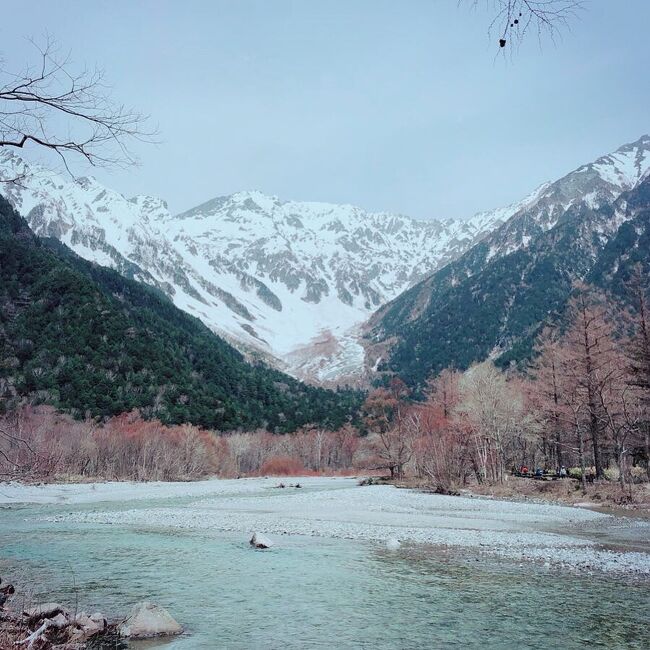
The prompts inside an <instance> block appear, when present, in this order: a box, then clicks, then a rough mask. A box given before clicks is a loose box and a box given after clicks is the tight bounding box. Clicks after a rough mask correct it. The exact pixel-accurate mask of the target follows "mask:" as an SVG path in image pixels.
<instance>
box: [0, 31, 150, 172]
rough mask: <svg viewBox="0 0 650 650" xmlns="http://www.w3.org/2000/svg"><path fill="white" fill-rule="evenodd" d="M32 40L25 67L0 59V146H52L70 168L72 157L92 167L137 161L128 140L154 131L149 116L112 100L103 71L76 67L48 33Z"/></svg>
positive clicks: (144, 138) (138, 138)
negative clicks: (33, 56) (40, 42)
mask: <svg viewBox="0 0 650 650" xmlns="http://www.w3.org/2000/svg"><path fill="white" fill-rule="evenodd" d="M32 43H33V45H34V47H35V51H36V61H35V62H34V63H32V64H30V65H27V66H26V68H25V69H23V70H22V71H12V70H9V69H8V68H7V67H5V65H4V64H3V62H2V61H0V147H13V148H16V149H22V148H25V147H27V146H28V145H32V146H36V147H40V148H42V149H46V150H49V151H53V152H55V153H56V154H58V155H59V156H60V158H61V160H62V162H63V164H64V165H65V167H66V169H68V171H69V167H68V162H69V160H70V158H73V157H80V158H81V159H83V160H85V161H86V162H87V163H90V164H91V165H93V166H98V165H123V164H132V163H134V162H135V158H134V156H133V154H132V152H131V150H130V149H129V145H130V144H131V143H132V142H133V141H134V140H140V141H149V142H151V141H153V138H154V136H155V130H148V129H147V127H146V122H147V119H148V118H147V117H146V116H144V115H142V114H141V113H138V112H136V111H133V110H131V109H129V108H126V107H125V106H124V105H122V104H119V103H116V102H114V101H113V100H112V99H111V97H110V94H109V89H108V87H107V85H106V83H105V75H104V72H103V71H102V70H99V69H92V70H91V69H81V70H79V71H77V70H75V66H74V65H73V63H72V61H71V59H70V56H69V55H65V54H62V53H61V51H60V49H59V48H58V47H57V45H56V43H55V42H54V41H53V40H52V39H50V38H48V39H47V40H46V41H45V44H44V45H43V46H39V45H37V44H36V43H35V42H33V41H32ZM10 180H15V179H10Z"/></svg>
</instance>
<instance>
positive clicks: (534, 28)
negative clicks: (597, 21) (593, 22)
mask: <svg viewBox="0 0 650 650" xmlns="http://www.w3.org/2000/svg"><path fill="white" fill-rule="evenodd" d="M481 1H482V0H472V4H473V6H475V7H476V6H477V5H479V4H480V3H481ZM484 1H485V4H486V5H487V6H488V7H489V8H490V9H491V10H493V11H494V19H493V20H492V22H491V23H490V26H489V29H488V33H489V34H490V36H492V35H493V34H494V33H498V36H499V47H501V48H505V47H506V45H508V44H515V45H518V44H520V43H521V42H522V41H523V40H524V38H525V37H526V36H528V35H529V34H530V33H531V32H532V33H535V34H537V38H538V39H539V40H540V41H541V39H542V37H544V36H547V37H549V38H550V39H551V40H555V38H556V37H557V36H558V35H559V34H560V32H561V31H562V30H565V29H568V28H569V26H570V24H571V21H572V20H574V19H576V18H577V17H578V15H579V13H580V12H581V10H582V9H583V8H584V2H583V0H484Z"/></svg>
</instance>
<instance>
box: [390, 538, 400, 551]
mask: <svg viewBox="0 0 650 650" xmlns="http://www.w3.org/2000/svg"><path fill="white" fill-rule="evenodd" d="M401 546H402V545H401V544H400V543H399V539H395V538H394V537H389V538H388V539H387V540H386V548H387V549H388V550H389V551H396V550H397V549H398V548H400V547H401Z"/></svg>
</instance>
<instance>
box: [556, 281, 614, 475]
mask: <svg viewBox="0 0 650 650" xmlns="http://www.w3.org/2000/svg"><path fill="white" fill-rule="evenodd" d="M568 315H569V319H570V322H571V326H570V328H569V329H568V331H567V333H566V335H565V337H564V341H563V346H564V348H565V350H564V354H565V355H566V361H565V363H566V374H567V376H568V378H569V380H570V381H573V382H575V383H576V385H577V386H578V389H579V392H580V394H581V395H582V399H583V406H584V409H583V410H584V413H585V416H586V419H587V422H586V428H587V431H588V432H589V436H590V438H591V443H592V450H593V455H594V467H595V470H596V478H598V479H602V478H603V477H604V469H605V467H604V462H603V457H602V437H603V434H604V429H605V427H604V413H603V410H602V402H601V400H600V393H601V392H602V391H604V390H606V388H607V387H608V385H609V384H611V383H612V382H613V381H614V380H615V379H616V376H617V374H618V371H619V369H618V367H617V363H616V354H615V345H614V341H613V336H612V327H611V325H610V319H609V318H608V314H607V309H606V301H605V299H604V297H603V296H602V295H600V294H599V293H598V292H596V291H594V290H592V289H590V288H589V287H586V286H584V285H578V286H577V292H576V295H575V296H574V297H573V298H572V300H571V302H570V304H569V309H568Z"/></svg>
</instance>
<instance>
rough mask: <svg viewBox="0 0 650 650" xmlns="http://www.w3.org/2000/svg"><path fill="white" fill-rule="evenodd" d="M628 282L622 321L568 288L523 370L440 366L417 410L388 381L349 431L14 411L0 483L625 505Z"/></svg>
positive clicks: (645, 350) (637, 383) (646, 382)
mask: <svg viewBox="0 0 650 650" xmlns="http://www.w3.org/2000/svg"><path fill="white" fill-rule="evenodd" d="M638 280H639V279H638V278H637V279H636V281H635V282H632V283H631V284H630V287H631V289H632V290H633V291H635V292H636V293H635V295H636V298H637V308H636V309H635V310H634V311H633V312H632V311H630V312H625V313H624V314H623V315H621V314H620V313H617V314H615V315H614V316H612V314H613V307H612V305H610V304H608V302H607V301H606V300H605V298H604V296H602V295H601V294H599V293H596V292H594V291H593V290H591V289H589V288H588V287H577V288H576V291H575V295H574V298H573V299H572V301H571V304H570V308H569V311H568V312H567V317H566V321H565V326H564V327H563V328H557V329H554V330H548V331H546V332H545V333H544V334H543V335H542V337H541V338H540V340H539V343H538V348H537V356H536V359H535V362H534V363H533V364H532V365H531V366H529V367H528V368H526V369H525V371H523V372H522V371H521V370H519V369H516V368H513V369H510V370H508V371H506V372H503V371H502V370H500V369H499V368H497V367H495V366H494V365H493V364H492V363H491V362H490V361H486V362H483V363H481V364H477V365H474V366H472V367H471V368H469V369H468V370H466V371H465V372H460V371H457V370H454V369H446V370H444V371H443V372H441V373H440V374H439V375H438V376H437V377H434V378H432V379H431V380H430V381H429V382H428V384H427V387H426V390H425V399H424V400H420V401H416V400H414V399H412V395H411V394H410V392H409V389H408V388H407V386H406V385H405V384H404V383H403V382H402V381H400V380H399V379H398V378H393V379H392V380H391V382H390V384H389V385H388V386H387V387H385V388H380V389H377V390H374V391H373V392H371V393H370V394H369V395H368V396H367V398H366V400H365V402H364V404H363V406H362V408H361V410H360V412H359V414H358V417H357V420H356V422H357V424H356V425H353V424H351V423H347V424H343V425H342V426H339V427H337V428H332V429H327V428H325V427H323V426H319V425H306V426H303V427H301V428H299V429H298V430H296V431H294V432H292V433H286V434H278V433H276V432H272V431H269V430H268V429H264V428H258V429H256V430H253V431H242V430H230V431H221V432H217V431H212V430H208V429H206V428H201V427H198V426H194V425H190V424H169V423H163V422H161V421H160V420H157V419H151V418H149V419H146V418H144V417H143V416H142V414H141V413H139V412H138V411H137V410H133V411H131V412H129V413H124V414H121V415H117V416H113V417H109V418H104V419H99V418H96V417H91V416H90V415H88V416H87V417H86V418H84V419H75V418H73V417H71V416H70V415H66V414H62V413H60V412H57V411H56V410H55V409H54V408H53V407H52V406H47V405H38V406H34V405H29V404H26V405H23V406H21V407H19V408H17V409H14V410H12V411H11V412H8V413H6V414H4V415H3V416H2V417H1V418H0V472H1V474H2V477H3V478H4V479H8V478H18V479H22V480H62V479H63V480H95V479H109V480H192V479H199V478H202V477H206V476H214V475H217V476H223V477H236V476H256V475H296V476H297V475H309V474H314V475H318V474H337V473H350V472H358V473H371V474H373V473H374V474H382V473H384V474H388V475H389V476H390V478H391V479H393V480H395V481H400V482H403V481H405V480H408V481H415V482H416V483H417V484H418V485H422V486H424V487H428V488H431V489H434V490H437V491H441V492H455V491H457V490H460V489H463V488H468V487H469V488H473V489H475V490H476V491H479V492H481V491H482V492H485V490H488V492H492V493H494V491H495V488H494V487H493V486H501V487H499V488H498V490H497V491H501V492H503V493H504V494H506V493H508V494H509V495H510V496H512V495H511V494H510V493H511V492H512V490H511V489H510V488H513V489H515V492H516V491H517V488H516V487H515V486H517V485H519V486H524V485H526V486H529V485H533V484H534V485H537V486H539V487H538V488H536V489H535V490H530V489H529V488H528V487H526V488H521V487H520V488H519V489H520V490H521V491H522V492H535V491H537V492H539V493H543V494H545V495H546V496H551V497H552V496H553V495H554V494H555V493H556V492H558V490H559V492H558V498H562V499H565V500H571V499H568V498H567V496H566V495H560V494H559V493H560V492H562V493H563V492H565V491H566V490H565V488H564V487H563V488H562V489H560V488H549V487H544V484H545V483H547V482H549V481H551V480H560V479H561V483H562V484H563V485H568V486H571V487H570V488H569V489H570V490H573V491H575V492H576V493H579V494H581V495H583V496H584V495H585V494H587V493H588V492H591V493H594V494H596V493H599V494H601V495H604V497H603V498H604V500H605V501H609V502H616V503H624V502H634V501H635V499H636V496H637V495H638V494H639V493H640V492H639V490H637V488H636V486H640V485H643V484H647V482H648V481H649V480H650V468H649V467H648V457H649V452H650V431H649V423H650V415H649V414H650V323H649V320H648V305H647V300H646V294H645V291H644V290H643V286H642V284H641V283H640V282H639V281H638ZM613 322H623V323H624V328H625V331H624V332H623V334H622V333H621V331H620V329H619V331H615V330H614V328H613V326H612V323H613ZM514 474H519V475H522V476H523V477H524V478H526V479H527V480H528V479H537V480H536V481H530V480H529V481H528V482H527V483H525V482H524V483H522V482H521V481H512V476H513V475H514ZM508 481H510V483H509V484H508ZM593 485H595V486H600V488H599V489H596V488H594V489H592V486H593ZM605 485H609V486H616V487H615V489H614V490H612V489H610V488H608V489H604V487H603V486H605ZM487 486H491V487H487ZM506 486H509V487H506ZM580 498H583V497H580Z"/></svg>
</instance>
